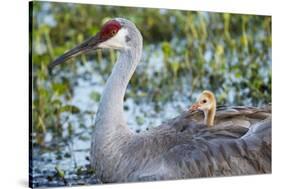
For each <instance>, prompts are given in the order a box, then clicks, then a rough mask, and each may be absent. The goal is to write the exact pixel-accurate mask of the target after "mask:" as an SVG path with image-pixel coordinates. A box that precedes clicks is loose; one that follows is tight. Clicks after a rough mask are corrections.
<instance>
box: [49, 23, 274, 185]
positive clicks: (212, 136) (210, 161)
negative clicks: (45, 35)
mask: <svg viewBox="0 0 281 189" xmlns="http://www.w3.org/2000/svg"><path fill="white" fill-rule="evenodd" d="M114 21H117V22H118V23H119V24H120V25H121V29H120V30H119V31H118V33H117V34H116V35H114V36H113V37H111V38H109V39H106V40H103V39H104V38H101V37H100V34H99V33H98V34H97V35H96V36H95V37H93V38H92V39H89V40H87V41H86V42H85V43H83V44H81V45H80V46H78V47H76V48H74V49H72V50H70V51H69V52H67V53H65V54H64V55H62V58H58V59H57V60H55V61H54V62H53V64H51V66H52V65H57V64H59V63H60V62H62V61H61V60H67V59H68V58H69V57H72V56H73V55H75V54H78V53H80V51H81V49H82V51H83V50H84V49H86V50H87V51H88V50H89V48H92V49H97V48H114V49H117V50H119V51H120V55H119V57H118V60H117V62H116V64H115V65H114V68H113V70H112V73H111V75H110V77H109V79H108V80H107V83H106V87H105V90H104V92H103V95H102V98H101V101H100V105H99V108H98V112H97V116H96V121H95V129H94V131H93V135H92V144H91V156H90V159H91V165H92V166H93V167H94V168H95V170H96V174H97V176H98V177H99V178H100V179H101V181H102V182H133V181H150V180H163V179H182V178H192V177H207V176H224V175H241V174H260V173H270V172H271V106H266V107H262V108H253V107H220V108H218V110H217V112H216V117H215V124H214V127H211V128H207V127H206V125H203V120H204V118H203V114H202V112H194V113H190V112H183V113H182V114H181V115H180V116H179V117H177V118H174V119H172V120H169V121H167V122H166V123H164V124H162V125H160V126H159V127H157V128H154V129H151V130H149V131H146V132H143V133H139V134H137V133H133V132H132V131H130V129H129V128H128V127H127V124H126V119H125V118H124V117H123V99H124V95H125V91H126V87H127V85H128V82H129V80H130V78H131V76H132V75H133V73H134V71H135V69H136V66H137V64H138V63H139V61H140V59H141V54H142V36H141V34H140V32H139V30H138V29H137V28H136V26H135V25H134V24H133V23H132V22H130V21H128V20H126V19H122V18H116V19H114ZM114 24H115V25H116V23H114ZM89 44H91V45H89ZM77 48H78V49H77ZM86 50H85V51H86Z"/></svg>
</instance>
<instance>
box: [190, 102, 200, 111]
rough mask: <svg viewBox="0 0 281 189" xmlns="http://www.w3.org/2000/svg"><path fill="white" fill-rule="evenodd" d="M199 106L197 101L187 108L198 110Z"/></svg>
mask: <svg viewBox="0 0 281 189" xmlns="http://www.w3.org/2000/svg"><path fill="white" fill-rule="evenodd" d="M199 108H200V104H199V103H198V102H197V103H195V104H193V105H192V106H191V107H190V108H189V110H190V111H196V110H198V109H199Z"/></svg>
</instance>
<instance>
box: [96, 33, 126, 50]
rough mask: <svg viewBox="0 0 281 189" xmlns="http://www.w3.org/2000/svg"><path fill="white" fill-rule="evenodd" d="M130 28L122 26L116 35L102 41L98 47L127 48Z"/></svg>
mask: <svg viewBox="0 0 281 189" xmlns="http://www.w3.org/2000/svg"><path fill="white" fill-rule="evenodd" d="M127 34H128V30H127V29H124V28H121V29H120V30H119V31H118V32H117V34H116V35H115V36H113V37H112V38H110V39H108V40H106V41H104V42H102V43H100V44H99V45H98V47H100V48H113V49H123V48H127V44H126V35H127Z"/></svg>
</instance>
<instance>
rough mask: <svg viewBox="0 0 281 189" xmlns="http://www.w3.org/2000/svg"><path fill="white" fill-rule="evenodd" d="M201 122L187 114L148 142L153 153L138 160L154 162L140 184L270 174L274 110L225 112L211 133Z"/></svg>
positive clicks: (223, 109) (220, 113)
mask: <svg viewBox="0 0 281 189" xmlns="http://www.w3.org/2000/svg"><path fill="white" fill-rule="evenodd" d="M202 120H203V114H201V113H200V112H195V113H188V112H185V113H183V114H182V115H181V116H179V117H177V118H175V119H173V120H170V121H168V122H167V123H165V124H163V125H162V126H160V127H158V128H155V130H154V131H152V134H151V135H150V136H148V137H145V139H144V141H143V143H142V144H143V146H144V148H147V149H149V150H150V151H147V152H145V154H139V156H142V158H143V159H146V157H145V155H146V154H149V157H150V158H153V159H155V161H150V162H151V163H147V164H143V166H144V168H143V172H142V173H141V174H139V177H138V180H161V179H181V178H191V177H207V176H226V175H243V174H260V173H270V172H271V106H267V107H263V108H253V107H228V108H227V107H220V108H218V111H217V116H216V121H215V126H214V127H212V128H207V127H206V126H205V125H203V124H202ZM159 144H161V145H159ZM154 147H155V148H154ZM148 162H149V161H148Z"/></svg>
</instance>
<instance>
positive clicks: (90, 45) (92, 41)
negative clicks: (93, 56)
mask: <svg viewBox="0 0 281 189" xmlns="http://www.w3.org/2000/svg"><path fill="white" fill-rule="evenodd" d="M101 42H102V40H101V38H100V34H99V33H97V34H96V35H95V36H93V37H91V38H89V39H87V40H85V41H84V42H82V43H81V44H80V45H77V46H76V47H74V48H73V49H71V50H69V51H67V52H66V53H64V54H63V55H61V56H59V57H58V58H57V59H55V60H54V61H53V62H51V63H50V64H49V69H52V68H53V67H55V66H56V65H59V64H61V63H63V62H65V61H67V60H68V59H70V58H72V57H75V56H77V55H79V54H82V53H85V52H88V51H90V50H96V49H99V44H100V43H101Z"/></svg>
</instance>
